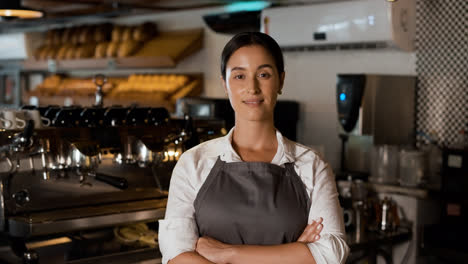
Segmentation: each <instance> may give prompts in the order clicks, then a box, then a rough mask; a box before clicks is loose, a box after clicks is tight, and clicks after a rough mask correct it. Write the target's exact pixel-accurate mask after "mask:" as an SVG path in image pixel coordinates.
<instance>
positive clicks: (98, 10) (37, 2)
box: [0, 0, 343, 33]
mask: <svg viewBox="0 0 468 264" xmlns="http://www.w3.org/2000/svg"><path fill="white" fill-rule="evenodd" d="M1 1H5V0H1ZM248 1H252V0H244V1H242V2H248ZM329 1H343V0H268V2H270V3H271V4H272V5H276V6H279V5H297V4H308V3H312V2H314V3H315V2H329ZM234 2H241V1H235V0H22V2H21V3H22V5H23V6H25V7H27V8H31V9H37V10H41V11H43V12H44V13H45V16H44V17H43V18H40V19H33V20H21V19H4V18H0V33H1V32H3V31H16V30H24V29H28V28H31V27H37V26H40V25H53V24H61V23H64V22H73V21H75V20H78V19H81V20H82V19H87V18H90V17H99V18H102V17H104V18H105V17H108V18H112V17H118V16H128V15H138V14H149V13H152V14H154V13H162V12H174V11H181V10H191V9H200V8H210V7H219V6H222V5H227V4H231V3H234Z"/></svg>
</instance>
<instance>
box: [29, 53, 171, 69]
mask: <svg viewBox="0 0 468 264" xmlns="http://www.w3.org/2000/svg"><path fill="white" fill-rule="evenodd" d="M176 65H177V62H176V61H175V60H173V59H172V58H170V57H169V56H159V57H128V58H104V59H77V60H47V61H37V60H26V61H25V62H24V63H23V69H24V70H48V71H51V72H55V71H57V70H80V69H130V68H173V67H175V66H176Z"/></svg>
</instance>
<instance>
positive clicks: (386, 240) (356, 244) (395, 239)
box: [346, 227, 412, 263]
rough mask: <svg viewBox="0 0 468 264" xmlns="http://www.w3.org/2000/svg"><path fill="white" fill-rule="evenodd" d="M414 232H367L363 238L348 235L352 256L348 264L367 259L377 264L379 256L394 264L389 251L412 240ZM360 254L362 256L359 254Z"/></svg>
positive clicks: (349, 233)
mask: <svg viewBox="0 0 468 264" xmlns="http://www.w3.org/2000/svg"><path fill="white" fill-rule="evenodd" d="M411 237H412V232H411V230H410V229H407V228H402V227H400V228H398V229H397V230H395V231H391V232H385V233H384V232H377V231H367V232H365V233H364V235H363V236H358V235H357V234H356V233H355V232H347V233H346V242H347V243H348V246H349V247H350V251H351V254H350V256H349V258H348V261H347V262H346V263H357V262H358V261H360V260H362V259H364V258H367V259H368V263H376V260H377V256H378V255H380V256H382V257H383V258H384V259H385V260H386V261H387V263H393V261H392V253H391V252H388V251H387V249H388V248H389V247H390V248H391V247H392V246H394V245H396V244H400V243H403V242H405V241H409V240H411ZM358 253H360V254H358Z"/></svg>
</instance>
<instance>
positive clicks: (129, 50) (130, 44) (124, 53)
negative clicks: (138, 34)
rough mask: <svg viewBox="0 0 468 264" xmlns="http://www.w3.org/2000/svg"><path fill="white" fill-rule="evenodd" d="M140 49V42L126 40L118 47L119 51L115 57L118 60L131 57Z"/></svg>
mask: <svg viewBox="0 0 468 264" xmlns="http://www.w3.org/2000/svg"><path fill="white" fill-rule="evenodd" d="M140 47H141V42H139V41H134V40H128V41H125V42H122V43H121V44H120V46H119V51H118V53H117V56H118V57H119V58H123V57H128V56H130V55H133V54H134V53H135V52H136V51H137V50H138V49H139V48H140Z"/></svg>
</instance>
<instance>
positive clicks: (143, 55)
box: [23, 29, 203, 72]
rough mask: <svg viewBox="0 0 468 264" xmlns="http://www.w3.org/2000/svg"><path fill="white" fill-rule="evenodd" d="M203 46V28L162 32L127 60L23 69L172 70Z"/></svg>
mask: <svg viewBox="0 0 468 264" xmlns="http://www.w3.org/2000/svg"><path fill="white" fill-rule="evenodd" d="M202 47H203V29H191V30H178V31H170V32H162V33H161V35H158V36H157V37H155V38H153V39H151V40H149V41H147V42H146V43H145V44H144V45H143V47H142V48H140V49H139V51H137V52H136V53H135V54H134V55H133V56H130V57H122V58H117V57H110V58H81V59H64V60H58V59H47V60H37V59H35V58H31V59H28V60H25V61H24V63H23V69H24V70H36V71H40V70H43V71H46V70H47V71H50V72H56V71H67V70H80V69H110V70H112V69H132V68H173V67H175V66H176V65H177V63H178V62H179V61H181V60H183V59H185V58H186V57H188V56H190V55H191V54H193V53H195V52H197V51H198V50H200V49H201V48H202Z"/></svg>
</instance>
